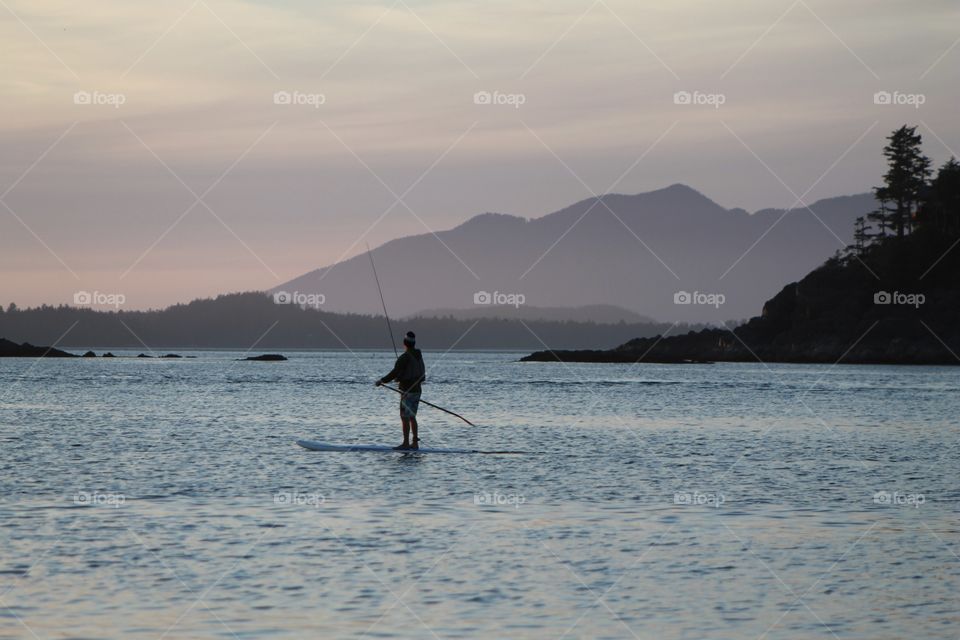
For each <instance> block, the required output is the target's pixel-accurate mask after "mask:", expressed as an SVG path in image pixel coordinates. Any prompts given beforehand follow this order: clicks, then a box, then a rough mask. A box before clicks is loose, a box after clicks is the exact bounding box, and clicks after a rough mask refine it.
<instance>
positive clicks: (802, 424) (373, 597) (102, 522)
mask: <svg viewBox="0 0 960 640" xmlns="http://www.w3.org/2000/svg"><path fill="white" fill-rule="evenodd" d="M198 355H199V356H200V357H198V358H197V359H195V360H182V361H144V360H124V359H116V360H112V361H110V360H106V361H89V360H87V361H70V362H67V361H59V362H56V361H49V362H48V361H41V362H39V363H36V364H35V363H34V362H33V361H19V360H2V361H0V385H2V386H0V388H2V389H5V390H6V391H5V392H4V393H5V395H0V399H2V404H0V443H2V444H0V467H2V468H3V470H4V471H3V473H2V475H0V494H2V496H3V497H2V499H0V549H2V551H0V638H32V637H34V635H32V634H35V635H36V637H38V638H48V637H52V638H60V637H62V638H67V637H70V638H154V639H156V638H160V637H164V638H212V637H224V638H233V637H237V638H254V637H256V638H261V637H278V638H303V637H363V636H368V637H374V638H376V637H381V638H382V637H397V638H400V637H404V638H406V637H433V634H435V635H436V637H440V638H446V637H536V638H540V637H551V638H557V637H561V636H563V637H567V638H579V637H583V638H623V637H634V636H636V637H640V638H648V637H656V638H667V639H670V638H707V637H709V638H748V637H754V638H756V637H764V638H807V637H810V638H813V637H817V638H820V637H834V636H835V637H838V638H883V637H886V638H900V637H917V638H953V637H956V629H957V628H958V627H957V623H958V622H960V620H958V615H960V612H958V609H960V605H958V601H957V599H956V595H955V594H956V593H957V592H958V587H960V584H958V582H960V558H958V557H957V555H955V554H960V531H958V528H960V525H958V518H957V516H958V506H960V494H958V489H957V486H956V478H957V477H960V474H958V470H960V469H958V467H960V464H958V459H960V456H958V454H960V444H958V438H957V426H956V423H955V420H956V416H957V415H958V414H960V411H958V409H960V406H958V405H960V400H958V398H960V395H958V394H957V390H958V388H960V371H957V370H954V369H949V368H934V367H929V368H927V367H923V368H919V367H918V368H897V367H835V368H829V367H820V366H795V365H778V366H771V367H770V368H769V369H768V368H766V367H764V366H762V365H759V364H758V365H716V366H710V367H697V366H657V365H653V366H642V367H632V368H631V367H625V366H598V365H571V366H569V367H568V366H564V365H543V364H539V365H534V364H531V365H526V364H519V363H516V362H513V361H512V360H513V359H514V358H515V357H514V356H510V355H503V354H480V355H478V354H450V355H448V356H445V357H443V358H442V359H441V358H440V356H439V355H435V356H434V358H433V365H434V370H433V371H432V372H431V375H430V380H431V384H430V385H429V387H428V388H427V389H426V393H425V397H427V398H429V399H430V400H431V401H434V402H437V403H439V404H441V405H445V406H447V405H449V406H450V407H451V408H454V409H455V410H457V411H459V412H461V413H464V414H465V415H466V416H467V417H470V418H471V419H473V420H474V421H475V422H477V423H478V424H479V425H481V426H479V427H477V428H473V427H469V426H467V425H464V424H462V423H458V422H457V421H456V420H455V419H454V418H449V417H448V416H445V415H443V414H439V413H430V410H429V408H423V409H422V410H421V422H422V427H421V435H422V437H423V438H424V440H425V442H426V443H428V444H429V446H445V447H456V446H464V445H466V444H470V445H471V446H477V447H478V448H481V449H503V448H509V449H522V450H525V451H530V452H531V454H530V455H525V456H456V455H450V456H448V455H435V456H430V455H420V454H406V455H401V454H393V453H389V454H377V453H371V454H359V453H356V454H335V453H318V452H310V451H306V450H303V449H300V448H299V447H296V446H295V445H294V444H293V440H294V439H296V438H301V437H309V438H313V439H318V440H325V441H330V442H338V443H346V442H380V443H388V444H389V443H395V441H396V442H398V441H399V437H400V433H399V425H398V424H396V422H397V419H396V406H395V398H394V397H392V395H391V396H387V394H386V393H384V392H382V391H380V390H375V389H374V388H373V387H372V384H371V382H372V380H373V379H374V378H375V377H376V375H377V374H382V372H381V371H380V370H381V369H383V368H384V366H388V365H389V360H390V358H389V356H387V355H384V354H370V353H365V354H360V355H358V356H356V357H354V356H351V355H349V354H332V353H319V354H295V355H294V358H293V359H292V360H290V361H289V362H286V363H278V364H265V363H237V362H234V361H233V358H235V357H237V354H224V353H217V354H213V353H201V354H198ZM427 355H428V364H429V363H430V354H427ZM34 364H35V366H34ZM31 367H32V368H31ZM31 631H32V634H31Z"/></svg>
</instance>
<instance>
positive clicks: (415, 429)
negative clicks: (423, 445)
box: [403, 416, 420, 447]
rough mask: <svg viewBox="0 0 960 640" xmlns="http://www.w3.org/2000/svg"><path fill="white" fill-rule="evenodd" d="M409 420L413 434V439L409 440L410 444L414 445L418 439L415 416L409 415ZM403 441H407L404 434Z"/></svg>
mask: <svg viewBox="0 0 960 640" xmlns="http://www.w3.org/2000/svg"><path fill="white" fill-rule="evenodd" d="M409 422H410V429H411V430H412V431H413V433H412V435H413V440H411V441H410V444H411V445H413V446H414V447H416V446H417V442H419V441H420V438H418V437H417V416H410V418H409ZM403 441H404V442H406V441H407V438H406V436H404V438H403Z"/></svg>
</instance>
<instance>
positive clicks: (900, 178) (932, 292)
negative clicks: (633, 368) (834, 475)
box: [525, 126, 960, 365]
mask: <svg viewBox="0 0 960 640" xmlns="http://www.w3.org/2000/svg"><path fill="white" fill-rule="evenodd" d="M920 145H921V139H920V136H919V135H918V134H917V133H916V129H915V128H911V127H906V126H905V127H902V128H900V129H898V130H897V131H895V132H894V133H893V134H891V136H890V137H889V138H888V144H887V146H886V147H884V156H885V157H886V159H887V164H888V171H887V173H886V174H885V175H884V179H883V185H882V186H880V187H877V188H876V190H875V193H876V195H877V200H878V201H879V203H880V207H879V208H878V209H877V210H876V211H874V212H873V213H871V214H870V215H869V216H865V217H864V218H861V219H859V220H857V223H856V228H855V233H854V238H855V240H854V243H853V244H852V245H851V246H850V247H848V248H847V250H846V252H843V253H840V254H838V255H836V256H834V257H833V258H831V259H830V260H828V261H827V262H826V263H825V264H824V265H823V266H821V267H819V268H818V269H815V270H814V271H813V272H811V273H810V274H808V275H807V276H806V277H805V278H803V279H802V280H800V281H799V282H795V283H791V284H788V285H787V286H785V287H784V288H783V289H782V290H781V291H780V293H779V294H777V295H776V296H775V297H773V298H772V299H771V300H769V301H767V303H766V304H765V305H764V306H763V312H762V315H760V316H759V317H756V318H753V319H751V320H750V321H749V322H747V323H746V324H744V325H742V326H739V327H737V328H735V329H733V330H722V329H708V330H704V331H700V332H690V333H688V334H686V335H672V336H667V337H663V338H648V337H638V338H637V339H634V340H631V341H628V342H626V343H624V344H623V345H621V346H619V347H617V348H616V349H611V350H607V351H588V350H580V351H554V350H546V351H539V352H537V353H534V354H532V355H530V356H528V357H527V358H525V359H526V360H535V361H551V360H562V361H588V362H637V361H646V362H651V361H658V362H681V361H744V362H752V361H757V360H761V361H764V362H823V363H830V364H833V363H888V364H951V365H955V364H960V163H958V162H957V161H956V160H955V159H951V160H950V161H948V162H947V163H946V164H944V165H943V166H942V167H940V168H939V170H938V171H937V172H936V174H935V176H933V177H932V179H931V175H932V174H933V172H932V171H931V169H930V161H929V160H928V159H927V158H926V157H925V156H924V155H923V154H922V152H921V149H920ZM678 333H679V332H678Z"/></svg>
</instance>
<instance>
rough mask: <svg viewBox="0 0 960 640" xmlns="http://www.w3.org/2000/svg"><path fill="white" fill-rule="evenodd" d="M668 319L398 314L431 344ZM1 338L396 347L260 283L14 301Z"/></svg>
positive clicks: (590, 331)
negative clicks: (76, 302)
mask: <svg viewBox="0 0 960 640" xmlns="http://www.w3.org/2000/svg"><path fill="white" fill-rule="evenodd" d="M669 327H670V325H669V324H668V323H658V322H652V321H651V322H635V323H625V322H624V323H617V324H594V323H589V322H560V321H543V320H521V319H506V320H504V319H495V318H481V319H477V320H467V319H463V320H457V319H454V318H449V317H447V318H416V319H410V320H403V321H401V322H395V326H394V333H396V334H397V335H401V334H402V333H403V332H405V331H407V330H409V329H412V330H414V331H415V332H416V333H417V335H418V336H420V341H419V346H421V347H422V348H424V349H449V348H451V347H455V348H458V349H522V350H531V349H540V348H543V347H544V346H549V347H550V348H558V349H570V348H574V349H582V348H588V349H590V348H592V349H604V348H610V347H613V346H615V345H617V344H620V343H622V342H624V341H625V340H628V339H630V338H633V337H636V336H652V335H656V334H658V333H662V332H664V331H666V330H667V329H668V328H669ZM698 328H699V327H698ZM0 337H2V338H6V339H8V340H12V341H14V342H30V343H32V344H38V345H54V344H55V345H56V346H58V347H61V348H70V347H73V348H93V347H112V348H132V349H148V348H149V349H159V348H191V347H195V348H227V349H248V348H251V347H254V345H255V346H256V349H258V350H264V349H274V350H275V349H283V348H288V349H291V348H313V349H343V348H350V349H371V348H377V349H390V348H391V346H390V336H389V333H388V332H387V325H386V322H385V320H384V318H383V316H373V315H356V314H339V313H328V312H324V311H317V310H315V309H312V308H301V307H299V306H296V305H291V304H275V303H274V300H273V298H272V297H271V296H268V295H266V294H264V293H261V292H253V293H235V294H227V295H222V296H219V297H217V298H215V299H204V300H194V301H193V302H190V303H188V304H180V305H174V306H172V307H168V308H166V309H162V310H156V311H122V310H121V311H101V310H93V309H89V308H78V307H71V306H59V307H52V306H42V307H37V308H30V309H18V308H17V307H16V305H14V304H11V305H10V306H8V307H7V309H3V308H2V307H0Z"/></svg>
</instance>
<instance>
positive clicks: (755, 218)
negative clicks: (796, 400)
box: [273, 184, 876, 322]
mask: <svg viewBox="0 0 960 640" xmlns="http://www.w3.org/2000/svg"><path fill="white" fill-rule="evenodd" d="M875 208H876V204H875V201H874V198H873V196H872V195H870V194H861V195H855V196H845V197H839V198H830V199H827V200H821V201H818V202H816V203H814V204H812V205H811V206H810V209H809V210H808V209H806V208H798V209H793V210H790V211H784V210H777V209H764V210H761V211H758V212H756V213H753V214H750V213H748V212H746V211H744V210H742V209H725V208H723V207H721V206H720V205H718V204H717V203H715V202H713V201H712V200H710V199H709V198H707V197H705V196H704V195H702V194H700V193H699V192H697V191H695V190H694V189H691V188H690V187H687V186H684V185H680V184H675V185H673V186H670V187H667V188H665V189H660V190H657V191H651V192H649V193H641V194H637V195H619V194H610V195H604V196H601V197H599V198H591V199H588V200H583V201H581V202H578V203H576V204H574V205H572V206H569V207H567V208H565V209H562V210H560V211H557V212H555V213H551V214H549V215H546V216H543V217H541V218H536V219H531V220H528V219H525V218H519V217H516V216H510V215H505V214H495V213H486V214H482V215H478V216H476V217H474V218H471V219H470V220H468V221H466V222H465V223H463V224H461V225H459V226H457V227H455V228H453V229H449V230H446V231H439V232H437V233H436V234H435V235H434V234H430V233H426V234H420V235H414V236H408V237H404V238H399V239H396V240H393V241H390V242H387V243H386V244H384V245H381V246H380V247H377V248H376V249H374V250H373V257H374V260H375V262H376V265H377V268H378V270H379V273H380V280H381V283H382V285H383V294H384V298H385V299H386V303H387V307H388V309H389V310H390V312H391V313H392V314H393V315H395V316H396V317H402V316H409V315H410V314H413V313H416V312H417V311H419V310H422V309H438V308H439V309H444V308H454V309H457V308H466V307H473V306H475V307H478V308H479V307H489V306H496V305H497V304H498V302H499V303H501V304H502V306H504V307H507V306H510V305H512V306H514V307H516V306H519V305H531V306H536V307H577V306H585V305H617V306H621V307H625V308H627V309H629V310H631V311H634V312H636V313H638V314H642V315H644V316H648V317H654V318H658V319H666V320H671V321H672V320H677V321H687V322H703V321H711V322H718V321H722V320H728V319H730V318H742V317H748V316H749V315H750V314H751V313H752V312H753V310H755V309H756V308H757V307H759V306H760V304H762V302H763V301H764V300H765V299H767V298H768V297H770V296H771V295H773V294H774V293H775V292H776V291H777V290H779V289H780V287H781V286H782V284H783V283H784V282H789V281H792V280H796V279H797V278H799V277H801V276H802V275H803V274H804V273H806V272H807V271H809V270H810V269H812V268H813V267H815V266H816V265H817V264H819V263H820V262H822V261H823V259H824V257H826V256H829V255H831V254H833V253H834V252H835V251H836V250H837V249H840V248H842V247H843V246H844V245H845V244H848V243H849V242H850V240H851V237H852V231H851V230H852V228H853V221H854V219H855V218H856V217H857V216H861V215H864V214H866V213H868V212H870V211H872V210H874V209H875ZM273 291H274V292H280V291H284V292H288V293H294V292H296V293H299V294H321V295H323V296H324V307H323V308H324V309H325V310H329V311H340V312H355V313H375V312H378V311H379V310H380V298H379V296H378V293H377V289H376V283H375V281H374V278H373V275H372V273H371V269H370V262H369V259H368V257H367V256H366V255H358V256H355V257H353V258H350V259H348V260H344V261H342V262H338V263H336V264H333V265H329V266H327V267H324V268H321V269H316V270H314V271H311V272H309V273H307V274H304V275H302V276H300V277H298V278H295V279H293V280H291V281H289V282H286V283H284V284H282V285H280V286H278V287H276V288H275V289H274V290H273ZM681 291H684V292H688V293H690V294H691V296H689V299H690V300H691V301H692V302H693V303H692V304H676V303H675V302H674V296H675V294H677V293H678V292H681ZM694 293H700V294H720V295H719V296H717V295H714V296H713V297H705V296H703V295H699V296H694V295H692V294H694ZM682 299H683V298H682V297H681V300H682ZM488 301H489V302H488ZM698 303H702V304H698Z"/></svg>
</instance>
